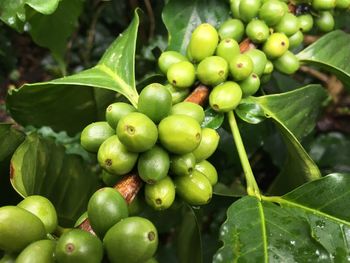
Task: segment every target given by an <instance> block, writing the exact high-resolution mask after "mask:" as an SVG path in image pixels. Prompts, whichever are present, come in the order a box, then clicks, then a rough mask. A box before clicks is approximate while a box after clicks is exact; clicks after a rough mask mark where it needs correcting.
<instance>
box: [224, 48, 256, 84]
mask: <svg viewBox="0 0 350 263" xmlns="http://www.w3.org/2000/svg"><path fill="white" fill-rule="evenodd" d="M229 67H230V72H231V75H232V77H233V79H234V80H237V81H240V80H243V79H245V78H247V77H248V76H249V75H250V73H252V72H253V67H254V64H253V61H252V60H251V58H250V57H249V56H247V55H246V54H239V55H237V56H236V57H234V58H233V59H232V60H231V61H230V65H229Z"/></svg>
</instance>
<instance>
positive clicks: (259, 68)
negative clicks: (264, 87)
mask: <svg viewBox="0 0 350 263" xmlns="http://www.w3.org/2000/svg"><path fill="white" fill-rule="evenodd" d="M244 54H245V55H247V56H248V57H250V58H251V60H252V61H253V73H255V74H257V75H258V76H261V75H262V74H263V72H264V69H265V66H266V63H267V58H266V55H265V53H264V52H262V51H261V50H260V49H256V48H253V49H250V50H248V51H246V52H244Z"/></svg>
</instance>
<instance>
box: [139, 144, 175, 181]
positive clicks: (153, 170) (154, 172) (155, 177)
mask: <svg viewBox="0 0 350 263" xmlns="http://www.w3.org/2000/svg"><path fill="white" fill-rule="evenodd" d="M169 166H170V158H169V155H168V153H167V151H165V150H164V149H163V148H162V147H160V146H158V145H155V146H154V147H153V148H152V149H150V150H148V151H147V152H144V153H142V154H141V155H140V157H139V160H138V162H137V170H138V172H139V176H140V177H141V179H142V180H143V181H145V182H146V183H149V184H154V183H155V182H158V181H159V180H161V179H163V178H164V177H166V176H167V174H168V171H169Z"/></svg>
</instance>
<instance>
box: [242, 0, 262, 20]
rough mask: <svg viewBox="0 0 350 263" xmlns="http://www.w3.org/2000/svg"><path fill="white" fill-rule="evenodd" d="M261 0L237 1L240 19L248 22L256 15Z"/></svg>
mask: <svg viewBox="0 0 350 263" xmlns="http://www.w3.org/2000/svg"><path fill="white" fill-rule="evenodd" d="M260 6H261V0H241V1H240V3H239V15H240V18H241V20H243V21H244V22H246V23H248V22H249V21H250V20H252V19H253V18H254V17H256V16H258V13H259V9H260Z"/></svg>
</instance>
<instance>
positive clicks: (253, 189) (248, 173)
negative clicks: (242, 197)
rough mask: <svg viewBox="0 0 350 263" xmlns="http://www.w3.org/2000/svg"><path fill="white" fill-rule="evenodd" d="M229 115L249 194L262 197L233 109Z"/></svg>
mask: <svg viewBox="0 0 350 263" xmlns="http://www.w3.org/2000/svg"><path fill="white" fill-rule="evenodd" d="M227 116H228V121H229V123H230V127H231V131H232V135H233V140H234V141H235V144H236V148H237V152H238V155H239V159H240V160H241V164H242V168H243V172H244V175H245V178H246V181H247V192H248V195H251V196H256V197H257V198H259V199H261V195H260V190H259V187H258V184H257V183H256V181H255V178H254V175H253V171H252V168H251V167H250V163H249V160H248V156H247V153H246V151H245V148H244V145H243V141H242V137H241V134H240V132H239V129H238V126H237V122H236V119H235V115H234V113H233V111H230V112H228V115H227Z"/></svg>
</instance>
